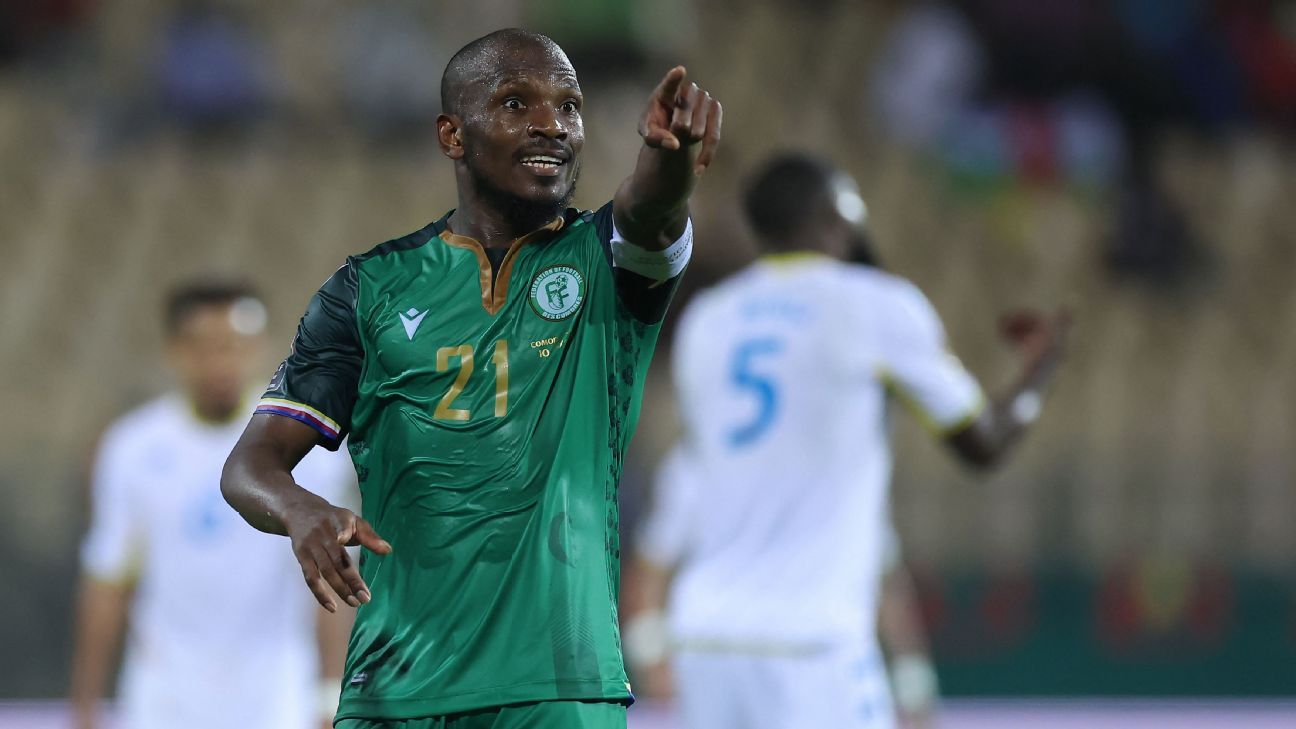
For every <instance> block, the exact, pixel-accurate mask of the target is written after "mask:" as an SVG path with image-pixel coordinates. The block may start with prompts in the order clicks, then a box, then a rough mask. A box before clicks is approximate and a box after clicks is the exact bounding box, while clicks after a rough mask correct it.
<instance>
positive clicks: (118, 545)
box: [81, 432, 145, 583]
mask: <svg viewBox="0 0 1296 729" xmlns="http://www.w3.org/2000/svg"><path fill="white" fill-rule="evenodd" d="M130 464H131V459H130V457H129V454H128V453H127V449H126V445H125V444H124V443H123V442H122V441H121V439H120V437H119V436H116V435H114V434H113V433H111V432H110V433H109V434H108V435H107V436H105V438H104V440H103V443H102V444H101V445H100V447H99V451H98V453H97V454H96V455H95V463H94V469H93V471H92V473H91V477H90V478H91V480H90V508H91V515H90V530H89V531H88V532H87V533H86V536H85V539H84V540H83V541H82V542H81V569H82V570H83V571H84V572H85V574H87V575H89V576H91V577H94V578H95V579H98V580H103V581H105V582H114V583H128V582H132V581H133V580H134V579H135V577H136V576H137V574H138V572H139V568H140V565H141V563H142V562H143V558H144V541H145V534H144V524H143V521H142V520H143V511H142V510H141V509H139V508H137V505H136V504H135V503H134V499H135V496H134V493H133V489H132V487H131V485H132V483H133V482H132V469H131V465H130Z"/></svg>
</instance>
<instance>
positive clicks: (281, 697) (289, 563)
mask: <svg viewBox="0 0 1296 729" xmlns="http://www.w3.org/2000/svg"><path fill="white" fill-rule="evenodd" d="M265 320H266V313H265V307H264V306H263V305H262V304H261V302H260V301H259V300H258V299H257V296H256V294H255V293H254V292H253V290H252V289H251V287H250V286H248V285H247V284H244V283H242V282H238V281H229V282H222V281H215V280H207V281H202V282H195V283H192V284H188V285H183V286H181V287H179V288H177V289H176V290H175V291H174V292H173V293H172V294H171V296H170V297H169V300H168V302H167V304H166V309H165V333H166V354H167V361H168V363H169V364H170V366H171V369H172V370H173V371H174V373H175V375H176V377H177V380H178V381H179V391H178V392H174V393H171V394H167V395H164V396H162V397H160V398H158V399H156V400H153V401H152V402H149V403H147V404H145V405H143V406H142V407H140V408H138V409H136V410H134V411H132V412H131V413H129V414H127V415H125V416H124V417H122V418H121V419H120V420H118V421H117V422H116V423H114V424H113V425H112V427H111V428H110V429H109V430H108V432H107V433H106V434H105V435H104V437H103V441H102V443H101V444H100V446H99V451H98V456H97V459H96V463H95V467H94V473H93V479H92V484H91V486H92V507H93V513H92V517H91V524H90V531H89V533H88V535H87V536H86V538H85V542H84V544H83V546H82V551H81V563H82V569H83V576H82V579H81V589H80V600H79V602H80V604H79V607H78V610H77V619H76V620H77V624H76V632H77V640H76V648H75V654H74V656H73V676H72V703H73V709H74V715H75V720H76V726H77V727H79V728H80V729H90V728H91V727H94V726H96V725H97V724H96V710H97V705H98V703H99V699H100V697H101V696H102V694H103V691H104V687H105V684H106V683H107V678H108V675H109V673H110V671H111V667H112V665H111V664H112V662H113V661H112V659H113V654H114V653H115V651H116V647H117V645H118V644H119V643H120V642H121V636H122V633H123V632H124V629H125V627H126V624H127V622H129V640H128V644H127V646H126V656H125V661H124V666H123V668H122V673H121V683H120V691H119V698H120V709H121V711H120V713H119V717H120V719H121V721H119V722H118V726H121V727H123V728H124V729H176V727H185V729H204V728H205V727H213V728H214V727H231V726H237V727H246V728H249V729H255V728H257V727H262V728H264V729H308V728H309V729H318V727H320V726H322V725H324V724H327V723H331V720H332V716H333V708H335V706H336V689H333V692H334V697H333V703H334V705H333V706H321V698H320V697H321V695H322V694H321V688H320V687H321V686H324V687H329V686H336V682H337V680H338V679H337V677H338V676H339V675H340V674H341V671H342V657H343V652H344V650H345V646H346V631H347V628H348V626H349V621H348V620H347V617H346V616H344V615H329V614H328V613H325V612H324V611H323V610H320V609H319V608H318V607H317V606H315V604H314V603H313V602H312V601H311V600H310V598H309V596H306V595H303V594H301V591H300V590H298V589H293V588H292V587H291V582H290V580H292V579H294V575H295V574H296V572H297V570H298V567H297V563H296V561H295V560H293V559H292V556H291V555H289V554H285V553H284V552H283V549H282V545H281V544H280V543H279V541H278V540H277V539H275V538H274V537H270V536H268V535H265V534H260V533H258V532H256V531H254V530H252V529H248V528H247V525H245V524H243V523H241V522H240V521H239V519H238V517H237V516H236V515H235V514H233V513H231V512H230V511H229V509H228V508H227V507H226V506H225V504H224V503H223V502H222V500H221V493H220V473H221V464H222V463H223V462H224V460H225V457H226V456H227V455H228V454H229V450H230V448H231V447H233V445H234V443H235V442H236V441H237V440H238V437H239V433H240V432H241V431H242V427H243V424H244V423H245V422H246V420H247V417H248V415H249V414H250V413H251V411H252V404H253V403H254V402H255V393H250V392H249V391H248V386H249V385H250V384H251V382H252V379H253V377H254V373H255V372H256V371H257V370H259V369H260V368H261V367H263V366H264V361H263V359H262V354H263V347H264V342H263V340H264V335H263V333H262V328H263V327H264V325H265ZM296 474H297V476H298V477H299V478H300V479H301V480H302V482H303V483H309V484H311V487H312V488H314V489H317V490H318V491H319V493H320V494H321V496H323V497H325V498H330V499H344V500H349V501H354V498H353V497H349V494H351V493H354V491H355V475H354V472H353V470H352V468H351V465H350V464H349V463H347V461H346V459H345V458H344V457H340V456H336V455H331V454H325V453H320V454H317V455H315V456H312V457H311V458H308V459H306V460H304V461H302V463H301V464H300V465H298V467H297V470H296ZM321 676H325V677H327V678H321Z"/></svg>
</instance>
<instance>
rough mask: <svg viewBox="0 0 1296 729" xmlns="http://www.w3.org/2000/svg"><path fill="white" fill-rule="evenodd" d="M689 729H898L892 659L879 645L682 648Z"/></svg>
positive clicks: (681, 696)
mask: <svg viewBox="0 0 1296 729" xmlns="http://www.w3.org/2000/svg"><path fill="white" fill-rule="evenodd" d="M673 667H674V670H675V683H676V694H677V696H678V702H677V703H678V706H679V712H680V718H681V720H682V721H683V724H684V726H685V727H687V729H825V728H826V727H832V728H833V729H895V727H896V718H895V710H894V708H893V707H892V703H891V690H890V686H889V685H888V683H887V674H886V666H885V664H884V663H883V661H882V657H881V655H880V654H879V652H878V651H877V649H876V648H874V647H873V646H860V645H842V646H837V647H833V648H824V649H822V650H819V651H813V652H807V653H804V654H789V655H757V654H753V653H738V652H720V651H715V652H710V651H708V652H699V651H680V652H678V653H676V655H675V657H674V659H673Z"/></svg>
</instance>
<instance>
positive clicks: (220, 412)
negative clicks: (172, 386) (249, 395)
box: [189, 397, 241, 425]
mask: <svg viewBox="0 0 1296 729" xmlns="http://www.w3.org/2000/svg"><path fill="white" fill-rule="evenodd" d="M240 405H241V403H238V402H234V403H229V402H202V401H200V400H197V399H195V398H192V397H191V398H189V408H190V410H192V411H193V414H194V417H196V418H198V420H199V421H201V422H203V423H206V424H208V425H226V424H228V423H230V422H232V421H233V420H234V419H235V418H236V417H238V416H239V415H240V414H241V412H240V411H241V407H240Z"/></svg>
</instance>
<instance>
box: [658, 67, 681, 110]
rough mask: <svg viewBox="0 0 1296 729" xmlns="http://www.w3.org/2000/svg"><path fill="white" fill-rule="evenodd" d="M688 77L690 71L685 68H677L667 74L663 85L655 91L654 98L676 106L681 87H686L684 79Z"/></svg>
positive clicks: (662, 82) (659, 85)
mask: <svg viewBox="0 0 1296 729" xmlns="http://www.w3.org/2000/svg"><path fill="white" fill-rule="evenodd" d="M687 77H688V69H686V68H684V67H683V66H676V67H675V68H672V69H671V70H669V71H667V72H666V75H665V76H664V77H663V78H662V80H661V83H659V84H657V88H656V89H654V90H653V97H654V98H656V99H658V100H659V101H661V102H662V103H663V104H666V105H668V106H674V105H675V98H676V97H677V96H679V90H680V87H681V86H683V85H684V79H685V78H687Z"/></svg>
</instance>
